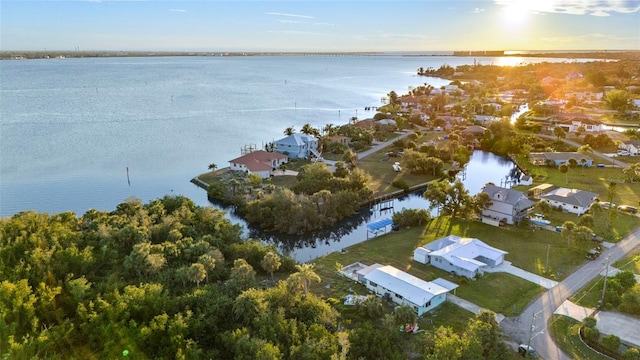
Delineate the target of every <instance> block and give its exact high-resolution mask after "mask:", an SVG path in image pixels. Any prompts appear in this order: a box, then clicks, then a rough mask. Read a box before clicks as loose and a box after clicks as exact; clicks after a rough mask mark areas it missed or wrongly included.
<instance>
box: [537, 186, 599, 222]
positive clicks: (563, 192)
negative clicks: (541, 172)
mask: <svg viewBox="0 0 640 360" xmlns="http://www.w3.org/2000/svg"><path fill="white" fill-rule="evenodd" d="M597 197H598V194H596V193H592V192H590V191H585V190H578V189H567V188H556V189H553V190H551V191H548V192H546V193H544V194H541V195H540V199H542V200H544V201H546V202H548V203H549V204H551V206H553V207H555V208H562V210H563V211H566V212H570V213H574V214H578V215H582V214H584V213H585V212H587V210H589V207H590V206H591V204H593V203H594V202H596V198H597Z"/></svg>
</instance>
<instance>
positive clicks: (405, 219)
mask: <svg viewBox="0 0 640 360" xmlns="http://www.w3.org/2000/svg"><path fill="white" fill-rule="evenodd" d="M391 219H392V220H393V222H394V223H395V224H396V225H398V226H400V227H410V226H421V225H424V224H426V223H427V222H428V221H429V220H430V219H431V215H430V214H429V212H428V211H427V210H425V209H405V208H402V210H400V211H398V212H397V213H395V214H393V217H392V218H391Z"/></svg>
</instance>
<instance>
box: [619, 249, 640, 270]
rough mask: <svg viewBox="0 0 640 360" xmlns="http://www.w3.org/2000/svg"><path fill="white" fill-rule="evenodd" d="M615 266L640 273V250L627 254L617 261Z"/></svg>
mask: <svg viewBox="0 0 640 360" xmlns="http://www.w3.org/2000/svg"><path fill="white" fill-rule="evenodd" d="M613 267H616V268H618V269H620V270H626V271H631V272H632V273H634V274H638V275H640V250H637V251H635V252H631V253H629V254H627V255H626V256H625V257H623V258H622V259H620V260H618V261H616V262H615V263H614V264H613Z"/></svg>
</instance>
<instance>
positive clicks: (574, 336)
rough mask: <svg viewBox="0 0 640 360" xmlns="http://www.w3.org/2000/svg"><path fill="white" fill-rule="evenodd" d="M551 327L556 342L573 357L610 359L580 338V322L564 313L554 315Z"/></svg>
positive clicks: (594, 359)
mask: <svg viewBox="0 0 640 360" xmlns="http://www.w3.org/2000/svg"><path fill="white" fill-rule="evenodd" d="M550 328H551V336H552V337H553V338H554V339H555V342H556V344H558V346H559V347H560V348H561V349H562V351H564V352H565V354H567V355H569V357H571V358H572V359H585V360H607V359H609V357H606V356H603V355H600V354H599V353H597V352H595V351H593V350H591V348H589V347H588V346H586V345H585V344H584V343H583V342H582V340H580V336H579V335H578V331H579V329H580V322H578V321H576V320H574V319H572V318H570V317H567V316H564V315H554V316H553V317H552V318H551V322H550Z"/></svg>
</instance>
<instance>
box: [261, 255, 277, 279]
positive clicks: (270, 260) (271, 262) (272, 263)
mask: <svg viewBox="0 0 640 360" xmlns="http://www.w3.org/2000/svg"><path fill="white" fill-rule="evenodd" d="M260 265H262V268H263V269H264V271H266V272H268V273H269V275H271V280H273V272H274V271H276V270H278V269H279V268H280V265H282V263H281V262H280V256H278V254H276V253H275V252H273V251H269V252H268V253H266V254H265V255H264V258H262V262H261V263H260Z"/></svg>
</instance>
